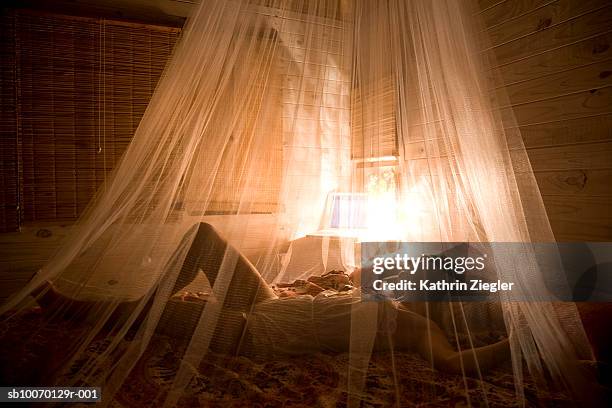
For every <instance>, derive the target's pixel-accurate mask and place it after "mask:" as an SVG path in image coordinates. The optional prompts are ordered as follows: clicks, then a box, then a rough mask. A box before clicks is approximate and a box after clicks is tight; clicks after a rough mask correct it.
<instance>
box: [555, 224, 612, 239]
mask: <svg viewBox="0 0 612 408" xmlns="http://www.w3.org/2000/svg"><path fill="white" fill-rule="evenodd" d="M550 223H551V226H552V230H553V233H554V235H555V239H556V240H557V241H559V242H573V241H591V242H596V241H603V242H608V241H610V240H612V226H610V225H602V224H600V223H599V222H597V221H595V222H592V221H591V222H587V221H584V220H578V221H576V220H551V222H550Z"/></svg>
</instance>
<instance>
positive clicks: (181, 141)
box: [2, 0, 591, 406]
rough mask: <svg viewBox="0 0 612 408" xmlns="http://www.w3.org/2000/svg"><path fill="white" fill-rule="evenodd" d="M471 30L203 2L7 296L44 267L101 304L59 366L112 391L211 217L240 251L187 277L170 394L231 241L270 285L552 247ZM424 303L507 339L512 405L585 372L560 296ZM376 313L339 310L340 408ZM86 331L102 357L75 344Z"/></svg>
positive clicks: (353, 391) (423, 6)
mask: <svg viewBox="0 0 612 408" xmlns="http://www.w3.org/2000/svg"><path fill="white" fill-rule="evenodd" d="M483 33H484V30H482V28H481V26H480V23H479V21H478V13H477V12H476V10H475V9H472V8H471V7H470V4H469V2H466V1H463V0H441V1H429V0H375V1H373V0H356V1H354V2H350V1H344V0H342V1H340V0H229V1H228V0H207V1H202V2H201V5H200V6H199V7H198V8H197V10H195V12H194V13H193V15H192V16H191V17H190V18H189V19H188V21H187V23H186V26H185V28H184V30H183V32H182V35H181V39H180V41H179V43H178V45H177V47H176V49H175V51H174V55H173V57H172V60H171V61H170V63H169V65H168V66H167V68H166V70H165V73H164V75H163V77H162V79H161V81H160V83H159V85H158V88H157V89H156V91H155V94H154V96H153V98H152V100H151V102H150V104H149V106H148V108H147V111H146V113H145V115H144V117H143V119H142V121H141V123H140V125H139V127H138V129H137V131H136V134H135V135H134V138H133V140H132V142H131V144H130V146H129V148H128V149H127V151H126V153H125V154H124V156H123V158H122V160H121V162H120V164H119V165H118V166H117V168H116V170H115V171H114V174H113V177H112V180H110V181H109V182H107V183H105V184H104V185H103V186H102V187H101V189H100V191H99V192H98V194H97V195H96V197H95V199H94V200H93V202H92V203H91V205H90V207H89V210H88V211H87V212H86V214H85V215H83V216H82V217H81V219H80V220H79V222H78V223H77V224H76V225H75V226H74V227H73V229H72V233H71V235H70V237H69V238H68V239H67V241H66V242H65V243H64V245H63V246H62V248H61V250H60V251H58V252H57V254H56V255H55V256H54V257H53V258H52V259H51V261H49V263H48V264H47V265H46V266H45V267H44V268H43V269H41V270H40V271H39V273H38V274H37V275H36V276H35V278H34V279H33V280H32V281H31V282H30V283H29V285H28V286H27V287H26V288H25V289H24V290H23V291H21V292H20V293H18V294H17V295H16V296H14V297H13V298H12V299H11V300H10V301H9V302H8V303H7V304H5V305H4V307H3V309H2V311H4V312H6V311H8V310H13V309H15V308H16V307H17V306H18V305H19V304H20V303H22V302H23V300H24V299H26V297H27V296H28V295H30V294H31V293H32V292H33V291H34V290H36V289H37V288H39V287H40V286H41V285H43V284H44V283H45V282H46V281H51V282H53V285H54V287H55V288H56V290H57V291H59V292H61V293H62V294H63V295H64V296H66V297H67V298H71V299H72V300H73V301H89V302H90V301H92V300H95V301H96V302H95V303H92V304H93V306H91V305H89V306H87V307H85V306H83V310H84V312H83V314H84V315H85V319H84V320H86V321H87V326H86V327H87V329H86V330H85V333H84V335H82V336H80V337H78V338H75V339H74V340H73V343H72V344H70V347H69V350H70V358H69V359H67V360H66V361H65V362H64V363H65V364H63V365H62V370H64V371H58V373H59V372H61V373H63V374H64V376H62V377H58V378H62V381H68V380H67V379H69V380H70V381H72V383H73V384H75V385H76V384H80V385H83V384H89V385H96V386H102V388H103V390H104V400H103V402H105V403H110V400H112V396H113V395H114V394H115V393H117V392H118V391H119V390H120V389H121V386H122V384H123V383H124V382H125V381H126V378H128V376H129V374H130V372H131V371H132V370H133V369H134V367H135V366H137V364H138V362H139V359H140V358H141V357H142V356H143V354H144V353H145V351H146V350H147V347H148V345H149V344H150V342H151V339H152V337H153V336H154V335H155V333H156V332H157V331H158V326H160V325H162V324H164V320H165V319H164V318H163V315H164V311H165V310H166V306H167V304H168V303H169V302H171V299H172V297H173V295H174V294H175V293H174V289H176V284H175V283H176V281H177V279H179V275H180V271H181V268H182V267H183V265H184V263H185V259H186V257H187V256H188V253H189V251H190V248H192V247H193V245H192V244H193V242H194V240H195V239H196V234H197V231H198V228H193V226H194V225H196V224H198V223H200V222H204V223H207V224H211V225H213V226H214V227H215V229H216V230H218V231H219V233H220V234H221V235H222V236H223V237H224V238H225V239H227V240H228V242H229V244H230V246H228V247H227V248H230V247H231V248H235V249H237V251H234V250H229V249H227V250H225V251H224V252H222V253H221V254H220V255H219V254H217V258H218V262H219V265H220V266H219V271H218V275H217V279H216V281H215V282H214V283H213V284H212V285H211V284H210V282H207V281H206V279H204V278H203V276H201V274H200V275H199V277H198V279H197V280H198V282H194V283H193V284H194V285H196V286H197V289H193V291H194V292H195V291H208V292H210V296H211V297H210V298H209V301H208V302H205V306H203V307H202V308H200V309H198V313H197V314H196V315H195V316H192V318H193V319H194V323H193V328H192V330H191V331H190V332H189V335H188V338H187V339H186V343H185V348H184V350H183V351H182V354H181V355H180V356H179V357H178V358H179V359H180V363H179V365H178V369H177V370H176V373H175V374H174V375H173V377H172V378H171V379H170V383H171V387H170V391H169V392H167V394H165V395H164V397H163V398H162V400H163V402H165V404H166V405H168V406H173V405H175V404H177V403H178V401H179V400H180V398H181V395H182V392H183V390H185V389H186V387H188V385H189V384H190V381H192V379H193V378H194V375H195V374H194V367H198V366H200V364H201V362H202V361H204V360H206V359H207V358H208V357H207V353H209V351H208V350H209V349H210V348H211V341H213V338H214V336H215V327H218V326H219V325H220V322H221V321H223V319H228V317H227V316H225V314H224V309H223V308H222V307H221V306H220V305H222V304H224V302H225V300H226V294H227V293H228V291H229V288H230V286H231V284H232V279H233V274H234V273H235V271H236V265H237V263H239V262H240V261H239V259H241V257H242V256H244V257H246V258H245V259H247V260H248V262H249V263H250V264H252V266H253V267H254V268H255V269H256V270H257V271H259V273H260V274H261V276H262V277H263V279H264V280H265V281H266V282H267V283H269V284H279V283H288V282H293V281H295V280H298V279H302V280H306V279H308V278H310V277H312V276H320V275H323V274H325V273H326V272H329V271H331V270H343V271H346V272H347V273H350V272H353V271H354V270H355V269H356V268H358V267H359V254H358V249H359V247H358V244H359V243H360V242H364V241H406V242H419V241H423V242H462V241H470V242H552V241H554V238H553V235H552V232H551V228H550V225H549V222H548V219H547V216H546V212H545V209H544V207H543V204H542V199H541V196H540V193H539V190H538V187H537V184H536V182H535V178H534V175H533V172H532V170H531V166H530V163H529V160H528V158H527V155H526V152H525V148H524V146H523V144H522V140H521V136H520V133H519V130H518V127H517V126H516V124H515V122H514V118H513V113H512V110H511V108H510V104H509V102H508V100H507V98H506V96H505V94H504V88H503V86H502V85H503V83H502V82H501V81H500V79H499V78H498V76H497V73H496V70H495V62H494V58H493V56H492V55H491V54H490V52H488V51H487V52H485V51H483V50H487V49H488V47H487V38H486V37H485V36H484V34H483ZM498 255H499V256H497V257H496V268H495V270H494V271H491V276H489V278H491V279H493V280H495V279H497V278H498V277H502V276H503V277H505V278H506V279H510V280H512V281H513V282H515V283H516V285H517V286H518V287H519V288H520V290H521V291H523V292H524V293H525V294H526V295H529V293H536V292H537V291H538V290H539V289H540V288H541V287H542V285H543V284H544V283H543V282H542V279H541V276H540V275H541V274H540V272H539V269H538V266H537V263H536V262H535V259H533V258H530V257H525V258H523V259H520V260H519V261H518V262H517V260H516V259H512V258H511V257H509V256H508V257H505V256H504V255H503V254H498ZM198 285H199V286H198ZM351 293H352V294H351V295H350V296H353V297H358V296H359V291H358V290H354V291H352V292H351ZM210 299H214V301H211V300H210ZM126 301H127V302H130V303H129V304H130V305H131V306H132V308H131V309H130V311H129V312H128V313H127V315H124V316H123V317H122V318H121V319H118V318H117V314H116V313H115V312H116V311H117V310H118V309H119V308H120V307H122V306H121V305H123V304H124V303H125V302H126ZM66 310H67V309H66ZM421 310H424V312H423V313H426V314H427V315H428V316H430V317H431V318H432V319H433V318H434V317H435V316H437V317H436V322H437V323H438V324H439V325H440V326H441V327H442V329H443V330H444V331H445V332H447V333H448V334H449V335H450V336H451V338H455V337H456V338H457V339H458V336H459V334H461V335H465V336H467V338H470V333H471V330H478V328H481V329H482V328H486V327H488V326H496V327H499V328H501V330H504V329H505V331H506V332H507V333H511V334H512V335H511V336H510V347H511V351H512V359H511V369H512V372H513V376H512V378H513V381H514V389H515V390H514V391H515V395H516V398H517V400H518V401H524V398H525V395H524V387H523V385H524V379H525V377H526V376H529V377H530V378H533V379H535V383H536V384H538V386H540V387H542V388H547V387H549V386H552V385H556V386H561V387H565V388H568V389H574V390H577V389H582V388H581V387H582V386H583V385H584V382H585V381H586V380H585V377H584V374H583V373H582V372H581V371H580V370H578V368H577V366H578V361H579V359H590V358H591V354H590V348H589V346H588V343H587V341H586V337H585V334H584V331H583V329H582V325H581V322H580V319H579V316H578V314H577V312H576V308H575V306H574V305H573V304H553V303H551V302H540V303H537V304H536V303H528V302H506V301H504V295H503V294H498V295H496V297H492V298H491V301H490V302H486V303H483V304H482V305H480V306H478V305H469V306H468V305H465V307H464V305H462V304H448V303H445V304H437V305H425V306H423V307H422V308H421ZM63 312H65V310H64V309H62V307H61V306H58V307H57V309H56V310H55V313H54V314H55V315H59V314H62V313H63ZM186 313H187V312H186ZM270 313H273V311H271V312H270ZM378 319H380V316H379V314H377V313H372V312H371V310H369V309H368V310H365V311H364V310H363V309H359V308H355V310H354V312H353V315H352V316H351V318H350V321H349V325H350V339H348V340H347V341H349V343H350V345H349V357H348V364H347V366H346V379H347V394H348V397H347V402H348V404H349V405H350V406H358V404H359V401H361V400H362V399H363V398H364V397H363V396H364V394H363V392H362V391H363V390H364V386H365V379H366V376H367V371H368V364H369V361H370V359H371V356H372V354H373V353H374V352H375V351H374V348H373V342H374V340H373V339H374V337H375V336H376V333H377V330H378V326H379V322H378ZM166 323H167V322H166ZM109 328H110V329H109ZM109 332H111V333H112V337H111V336H110V335H109V334H108V333H109ZM100 336H103V337H104V336H108V342H107V343H105V345H104V348H103V350H102V351H100V352H99V353H94V354H92V353H88V352H87V351H88V350H89V351H90V350H91V345H92V344H93V343H94V341H97V342H98V343H96V344H99V339H100ZM128 340H129V341H128ZM468 343H469V342H468ZM461 344H465V342H463V343H462V342H459V341H458V340H457V344H456V346H457V347H461ZM392 354H393V353H392V351H391V355H392ZM77 361H78V362H79V364H78V365H76V367H77V368H76V369H75V363H76V362H77ZM390 361H393V358H391V360H390ZM394 367H395V366H393V365H391V364H390V370H391V371H393V370H395V368H394ZM66 373H70V375H68V376H67V375H66ZM61 385H68V384H65V383H62V384H61ZM394 386H395V387H397V388H398V389H399V387H400V385H399V384H398V383H395V385H394ZM398 395H399V394H398Z"/></svg>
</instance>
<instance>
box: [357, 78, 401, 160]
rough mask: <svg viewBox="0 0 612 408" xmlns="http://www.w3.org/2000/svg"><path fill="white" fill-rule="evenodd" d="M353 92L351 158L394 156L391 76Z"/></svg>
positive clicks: (395, 136)
mask: <svg viewBox="0 0 612 408" xmlns="http://www.w3.org/2000/svg"><path fill="white" fill-rule="evenodd" d="M380 82H381V83H380V84H374V85H372V84H369V86H362V87H358V88H357V89H356V90H354V92H353V105H352V106H353V110H352V116H351V132H352V146H351V156H352V158H353V159H367V158H376V157H386V156H397V154H398V147H397V145H398V141H397V129H396V120H395V88H394V85H393V82H392V81H391V78H390V77H385V78H383V79H381V80H380Z"/></svg>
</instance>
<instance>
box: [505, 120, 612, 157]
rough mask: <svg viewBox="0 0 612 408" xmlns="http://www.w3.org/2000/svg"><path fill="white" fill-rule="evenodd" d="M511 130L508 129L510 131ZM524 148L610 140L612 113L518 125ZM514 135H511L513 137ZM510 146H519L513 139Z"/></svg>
mask: <svg viewBox="0 0 612 408" xmlns="http://www.w3.org/2000/svg"><path fill="white" fill-rule="evenodd" d="M511 131H512V130H510V132H511ZM519 131H520V134H521V136H522V140H523V143H524V146H525V147H526V148H528V149H529V148H536V147H547V146H561V145H570V144H579V143H590V142H602V141H606V140H612V113H611V114H608V115H602V116H597V117H587V118H578V119H573V120H566V121H556V122H550V123H543V124H535V125H526V126H521V127H519ZM514 137H515V135H514V134H513V135H512V136H511V139H513V138H514ZM509 145H510V147H511V148H517V147H519V146H518V145H517V144H516V143H514V140H512V141H509Z"/></svg>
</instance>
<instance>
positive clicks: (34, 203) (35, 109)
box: [0, 11, 179, 230]
mask: <svg viewBox="0 0 612 408" xmlns="http://www.w3.org/2000/svg"><path fill="white" fill-rule="evenodd" d="M2 20H3V21H2V34H3V35H2V38H3V39H2V53H3V58H2V63H1V66H2V71H1V73H2V74H1V75H2V77H1V81H2V85H3V86H2V89H3V91H2V113H1V114H2V128H1V131H2V141H1V144H2V162H1V165H2V168H1V171H2V176H1V178H0V183H2V187H3V189H2V191H3V196H2V200H3V203H4V205H3V206H2V209H1V213H0V229H2V230H12V229H15V227H16V225H17V223H18V219H19V218H18V217H19V215H20V217H21V219H22V220H24V221H47V220H57V219H74V218H76V217H78V216H79V214H81V212H82V211H83V210H84V208H85V207H86V205H87V204H88V202H89V201H90V199H91V197H92V196H93V194H94V192H95V191H96V189H97V188H98V187H99V186H100V184H101V183H103V182H104V180H105V179H106V177H107V176H108V174H109V172H110V171H111V170H112V169H113V167H114V165H115V164H116V163H117V161H118V159H119V158H120V156H121V154H122V153H123V151H124V150H125V148H126V147H127V145H128V144H129V142H130V140H131V138H132V136H133V134H134V131H135V129H136V128H137V126H138V123H139V121H140V118H141V117H142V115H143V113H144V111H145V109H146V107H147V104H148V102H149V99H150V98H151V95H152V93H153V90H154V89H155V86H156V84H157V81H158V79H159V77H160V75H161V73H162V71H163V69H164V66H165V64H166V61H167V60H168V58H169V56H170V54H171V52H172V49H173V46H174V43H175V41H176V39H177V37H178V35H179V30H178V29H173V28H166V27H156V26H146V25H137V24H126V23H121V22H115V21H108V20H98V19H86V18H78V17H70V16H58V15H49V14H47V15H44V14H39V13H35V12H30V11H14V12H12V13H5V15H4V16H3V19H2ZM5 54H6V55H7V56H8V58H4V55H5ZM11 56H12V58H11ZM15 95H18V98H16V99H15V97H14V96H15ZM11 97H12V99H11ZM11 118H12V119H11ZM15 150H18V152H17V153H18V154H15ZM16 157H19V158H20V164H19V165H20V167H21V168H22V173H21V174H19V173H18V171H16V170H15V169H16V168H17V166H16V165H15V163H14V161H15V158H16ZM11 160H12V161H11ZM11 169H13V170H12V171H11ZM17 183H18V184H19V188H17V187H16V184H17ZM11 191H14V192H17V191H19V193H20V196H21V197H20V200H18V202H20V209H21V213H20V214H17V211H16V210H11V208H12V207H11V205H13V206H15V204H12V203H14V202H15V201H16V198H13V196H12V195H11V194H13V195H15V194H16V193H11ZM11 200H12V201H11Z"/></svg>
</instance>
